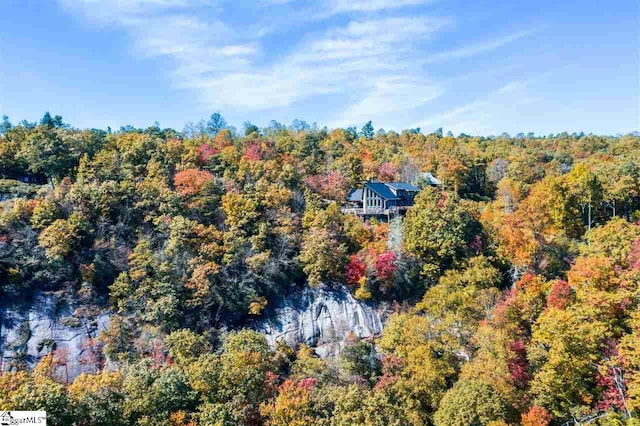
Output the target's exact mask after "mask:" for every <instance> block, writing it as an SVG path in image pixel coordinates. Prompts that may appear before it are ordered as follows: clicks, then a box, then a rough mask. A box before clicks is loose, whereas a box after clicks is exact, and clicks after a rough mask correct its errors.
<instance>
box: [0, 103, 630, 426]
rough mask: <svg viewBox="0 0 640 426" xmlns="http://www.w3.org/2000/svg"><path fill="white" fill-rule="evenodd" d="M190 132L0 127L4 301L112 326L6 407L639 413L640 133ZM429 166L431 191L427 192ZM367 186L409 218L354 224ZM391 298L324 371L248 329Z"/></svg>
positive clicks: (238, 412)
mask: <svg viewBox="0 0 640 426" xmlns="http://www.w3.org/2000/svg"><path fill="white" fill-rule="evenodd" d="M244 127H245V128H244V131H243V132H238V131H236V130H235V129H231V128H229V127H228V126H227V125H226V123H225V122H224V120H223V119H222V117H221V116H220V115H219V114H214V115H213V116H212V117H211V120H209V121H208V122H207V123H198V124H194V125H189V126H187V128H185V129H184V130H183V131H181V132H179V131H175V130H172V129H161V128H159V127H149V128H147V129H136V128H132V127H126V128H121V129H120V130H118V131H112V130H110V129H109V130H107V131H103V130H96V129H85V130H82V129H76V128H73V127H71V126H70V125H68V124H66V123H64V121H63V119H62V118H61V117H59V116H53V117H52V116H51V115H49V114H48V113H47V114H46V115H45V116H44V117H43V119H42V120H41V121H40V122H39V123H29V122H22V123H20V124H19V125H12V124H11V123H10V122H9V120H8V119H6V118H5V119H4V122H3V123H2V125H1V126H0V175H1V177H2V178H3V180H1V181H0V190H1V191H2V194H3V198H4V201H2V209H1V210H0V297H2V298H6V299H8V298H20V297H24V296H25V295H28V294H32V293H33V292H36V291H56V292H60V293H61V294H63V295H64V297H65V298H66V299H68V300H69V301H72V302H73V303H74V305H75V306H79V307H80V308H78V309H76V311H75V313H74V317H76V318H78V319H80V318H90V317H92V316H95V315H96V312H98V311H100V310H104V309H109V310H110V312H111V321H110V323H109V326H108V328H107V329H106V330H105V331H104V332H102V333H101V334H100V336H99V337H98V338H97V339H95V341H94V342H93V345H92V346H91V347H88V348H86V354H87V363H88V364H89V366H90V370H91V372H90V373H87V374H83V375H81V376H79V377H77V378H75V379H70V378H68V377H65V374H64V365H65V354H64V351H60V350H57V349H56V348H55V347H48V348H46V342H44V343H43V345H44V346H45V348H44V349H43V353H46V354H47V355H46V356H44V357H43V358H42V359H41V360H40V361H39V362H38V364H37V365H36V367H35V368H34V369H30V368H29V363H28V360H27V359H26V354H25V356H24V357H23V358H20V357H17V358H15V359H13V360H12V361H11V362H8V363H6V364H4V365H2V370H3V371H4V372H3V373H2V374H1V375H0V408H3V409H12V410H13V409H46V410H47V413H48V416H49V417H48V418H49V421H50V422H51V424H54V425H67V424H76V425H130V424H131V425H175V426H177V425H216V426H219V425H220V426H222V425H238V424H240V425H263V424H264V425H272V426H276V425H305V426H310V425H371V426H374V425H380V426H382V425H384V426H388V425H398V426H401V425H402V426H404V425H437V426H445V425H459V426H462V425H492V426H500V425H523V426H546V425H564V424H566V425H571V424H576V425H577V424H585V423H586V422H589V421H591V424H598V425H620V424H636V422H637V420H635V419H636V418H640V307H639V305H638V302H639V300H640V225H639V224H638V220H639V219H640V211H639V210H638V209H639V208H640V166H639V164H640V137H639V136H638V135H625V136H616V137H604V136H595V135H584V134H566V133H563V134H557V135H549V136H535V135H533V134H528V135H525V134H519V135H517V136H514V137H511V136H509V135H502V136H498V137H472V136H468V135H464V134H462V135H459V136H457V137H454V136H453V135H443V134H442V131H436V132H434V133H431V134H425V133H423V132H421V131H420V129H412V130H405V131H403V132H402V133H396V132H393V131H389V132H385V131H384V130H378V131H374V128H373V126H372V124H371V123H367V124H366V125H365V126H364V127H363V128H362V129H361V130H360V131H358V130H357V129H354V128H348V129H335V130H328V129H326V128H324V129H317V128H316V127H315V126H309V125H308V124H306V123H305V122H302V121H298V120H296V121H295V122H294V124H293V125H291V126H284V125H282V124H279V123H277V122H272V123H271V125H270V126H269V127H267V128H263V129H259V128H258V127H256V126H254V125H251V124H250V123H246V124H245V126H244ZM423 172H431V173H433V174H434V175H435V176H437V177H438V179H440V180H441V181H442V186H441V187H439V188H433V187H430V186H428V185H425V183H424V182H423V181H421V179H422V177H421V176H422V173H423ZM371 179H378V180H381V181H407V182H412V183H415V184H416V185H418V186H420V187H421V188H422V191H421V192H420V193H419V195H418V196H417V198H416V203H415V206H414V207H413V208H412V209H410V210H409V212H408V213H407V215H406V217H404V218H403V219H402V220H399V219H396V220H391V221H390V222H388V223H387V222H382V221H376V220H370V221H367V222H363V221H361V220H360V219H358V218H357V217H355V216H351V215H346V214H343V213H342V212H341V210H340V205H341V203H342V202H343V200H344V199H345V196H346V195H347V193H348V191H349V190H350V189H351V188H356V187H358V186H360V185H362V183H363V182H365V181H367V180H371ZM342 284H344V285H346V286H348V288H349V289H350V291H351V292H352V293H353V294H354V296H355V297H356V298H357V299H360V300H366V301H370V302H371V303H378V302H381V301H385V302H389V303H392V304H393V306H395V308H394V310H395V312H394V313H393V314H392V315H391V316H390V318H389V319H388V321H387V323H386V326H385V329H384V331H383V333H382V335H381V336H379V337H378V338H374V339H365V340H359V339H357V338H356V337H355V336H354V337H353V338H351V339H349V341H348V342H347V343H346V344H345V347H344V349H343V350H342V353H341V355H340V357H339V358H337V359H333V358H328V359H321V358H319V357H318V356H317V355H316V354H315V353H314V351H313V349H312V348H309V347H307V346H305V345H300V346H299V347H296V348H291V347H288V346H286V345H285V344H279V345H278V346H277V347H275V348H272V347H269V346H268V345H267V342H266V340H265V338H264V337H263V336H262V335H260V334H259V333H257V332H255V331H252V330H250V329H248V328H246V326H247V325H248V324H250V323H251V321H253V320H255V319H257V318H260V317H261V316H262V315H263V314H264V312H265V310H266V309H268V308H269V307H270V306H271V305H272V304H273V303H274V301H275V300H277V299H278V298H279V297H281V296H282V295H283V294H287V293H289V292H292V291H294V290H295V289H299V288H302V287H304V286H312V287H313V286H334V285H342Z"/></svg>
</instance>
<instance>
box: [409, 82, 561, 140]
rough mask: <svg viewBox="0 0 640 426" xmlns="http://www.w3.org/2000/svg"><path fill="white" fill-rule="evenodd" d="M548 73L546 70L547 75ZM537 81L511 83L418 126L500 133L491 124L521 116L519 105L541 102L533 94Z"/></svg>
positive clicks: (475, 132)
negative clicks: (533, 85) (531, 89)
mask: <svg viewBox="0 0 640 426" xmlns="http://www.w3.org/2000/svg"><path fill="white" fill-rule="evenodd" d="M547 75H548V74H547V73H545V77H546V76H547ZM534 80H536V79H529V80H517V81H512V82H509V83H507V84H504V85H502V86H501V87H499V88H497V89H495V90H494V91H492V92H490V93H489V94H487V95H485V96H484V97H481V98H479V99H476V100H473V101H470V102H467V103H465V104H462V105H460V106H457V107H455V108H452V109H450V110H448V111H444V112H441V113H438V114H436V115H433V116H431V117H429V118H427V119H425V120H423V121H422V122H421V123H419V125H418V126H416V127H421V128H423V129H436V128H438V127H442V128H444V129H445V130H451V131H453V132H454V133H461V132H464V133H468V134H489V133H500V132H502V131H504V128H503V129H496V128H494V127H490V125H489V123H491V124H492V125H494V126H495V122H496V121H498V122H500V121H501V120H503V121H508V120H509V119H510V118H511V117H513V116H514V114H515V116H518V110H519V108H520V107H522V106H524V105H529V104H531V103H533V102H536V101H539V99H536V98H534V97H532V96H531V95H530V90H529V89H530V85H531V83H532V82H533V81H534ZM505 128H506V127H505Z"/></svg>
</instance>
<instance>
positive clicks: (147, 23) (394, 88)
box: [58, 0, 530, 125]
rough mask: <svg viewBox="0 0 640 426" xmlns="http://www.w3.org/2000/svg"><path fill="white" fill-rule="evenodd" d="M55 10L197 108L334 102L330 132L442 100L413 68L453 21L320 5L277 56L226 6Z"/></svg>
mask: <svg viewBox="0 0 640 426" xmlns="http://www.w3.org/2000/svg"><path fill="white" fill-rule="evenodd" d="M58 1H59V2H60V3H61V4H62V5H63V6H64V7H65V9H66V10H68V11H69V12H71V13H72V14H74V15H76V16H79V17H81V18H82V19H84V20H87V21H89V22H91V24H98V25H102V26H108V27H114V28H118V29H120V30H122V31H124V32H125V33H126V34H128V36H129V37H130V38H131V40H132V46H133V49H134V52H135V53H136V54H138V55H144V56H157V57H164V58H166V59H167V64H168V65H169V69H168V75H169V77H170V79H171V82H172V84H173V85H174V87H176V88H179V89H185V90H189V91H191V92H193V93H194V94H196V95H197V99H198V101H199V103H200V105H201V106H202V108H203V109H208V110H214V109H216V110H217V109H221V110H223V111H228V110H233V111H241V112H243V113H244V114H246V113H248V112H251V111H257V110H275V109H278V108H286V107H290V106H292V105H295V104H296V103H297V102H304V101H310V100H312V99H314V97H317V96H323V95H340V96H341V97H342V103H343V104H342V105H341V106H340V108H334V111H335V112H333V113H328V117H327V119H328V120H329V121H330V122H331V123H332V124H335V125H344V124H355V123H358V122H361V121H364V120H369V119H373V120H376V121H378V122H379V123H380V124H383V123H384V118H385V117H388V116H389V114H393V113H397V114H401V113H402V112H403V111H409V110H413V109H415V108H418V107H420V106H421V105H425V104H427V103H429V102H431V101H433V100H434V99H436V98H437V97H439V96H442V95H443V94H444V92H445V86H444V85H443V84H442V83H440V82H438V81H434V80H433V79H431V78H429V76H428V75H427V74H426V72H425V70H424V69H423V68H422V67H423V66H424V64H425V60H424V55H425V52H424V45H425V43H428V42H429V40H430V39H431V38H432V37H433V36H434V35H435V34H437V33H439V32H441V31H443V30H444V29H447V28H450V27H452V23H453V19H452V18H448V17H438V16H430V15H427V14H426V12H424V11H422V12H421V13H406V12H407V11H409V10H411V9H407V8H412V7H415V6H418V5H421V4H425V3H429V2H430V1H429V0H323V1H324V3H322V5H323V6H322V7H320V8H319V9H321V11H320V12H319V15H322V19H323V21H322V24H321V25H310V28H312V29H311V30H306V29H305V30H304V31H301V34H298V35H297V37H296V39H295V41H293V42H291V43H289V44H288V45H287V46H286V48H287V50H285V51H283V52H278V55H277V57H273V56H271V53H272V50H269V49H267V48H266V47H265V41H264V37H267V36H272V35H273V34H277V33H278V32H281V33H286V30H287V27H284V28H283V27H281V26H280V25H269V24H268V23H267V24H265V25H262V26H260V25H258V26H256V25H254V24H251V23H249V24H240V23H238V22H237V21H236V20H234V19H224V18H225V13H229V12H228V8H229V7H230V6H229V4H228V3H224V2H223V0H58ZM290 3H294V2H292V1H287V0H261V1H260V2H256V3H252V7H254V8H260V7H263V8H265V9H264V12H265V13H267V12H268V10H270V9H269V8H270V7H277V8H293V7H294V6H292V5H290ZM274 4H275V5H276V6H274ZM332 15H340V16H336V17H335V18H336V19H334V18H331V16H332ZM266 21H268V20H266ZM266 21H265V22H266ZM529 33H530V32H521V33H516V34H512V35H510V36H506V37H503V38H501V39H496V40H490V41H488V42H485V43H482V44H476V45H470V46H467V47H464V48H460V49H457V50H452V51H449V52H443V53H439V54H436V55H435V56H431V57H430V58H428V59H427V62H430V61H438V62H440V61H447V60H451V59H456V58H461V57H466V56H472V55H478V54H482V53H485V52H488V51H491V50H494V49H497V48H499V47H501V46H503V45H506V44H508V43H510V42H513V41H515V40H517V39H519V38H522V37H525V36H526V35H528V34H529ZM332 114H333V115H334V116H333V117H331V115H332Z"/></svg>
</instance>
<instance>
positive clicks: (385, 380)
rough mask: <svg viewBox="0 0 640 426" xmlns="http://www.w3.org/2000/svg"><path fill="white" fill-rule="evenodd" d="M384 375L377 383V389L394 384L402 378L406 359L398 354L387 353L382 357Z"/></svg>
mask: <svg viewBox="0 0 640 426" xmlns="http://www.w3.org/2000/svg"><path fill="white" fill-rule="evenodd" d="M381 361H382V376H380V378H379V379H378V383H376V386H375V388H376V390H378V389H382V388H385V387H387V386H390V385H392V384H394V383H395V382H396V381H398V379H399V378H400V373H401V372H402V369H403V368H404V361H403V360H402V358H400V357H398V356H396V355H385V356H383V357H382V360H381Z"/></svg>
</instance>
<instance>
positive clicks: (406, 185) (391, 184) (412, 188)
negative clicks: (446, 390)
mask: <svg viewBox="0 0 640 426" xmlns="http://www.w3.org/2000/svg"><path fill="white" fill-rule="evenodd" d="M385 185H387V186H388V187H390V188H393V189H396V190H398V189H404V190H405V191H410V192H419V191H420V188H417V187H415V186H413V185H411V184H410V183H406V182H389V183H386V184H385Z"/></svg>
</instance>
